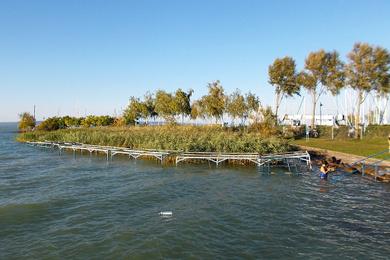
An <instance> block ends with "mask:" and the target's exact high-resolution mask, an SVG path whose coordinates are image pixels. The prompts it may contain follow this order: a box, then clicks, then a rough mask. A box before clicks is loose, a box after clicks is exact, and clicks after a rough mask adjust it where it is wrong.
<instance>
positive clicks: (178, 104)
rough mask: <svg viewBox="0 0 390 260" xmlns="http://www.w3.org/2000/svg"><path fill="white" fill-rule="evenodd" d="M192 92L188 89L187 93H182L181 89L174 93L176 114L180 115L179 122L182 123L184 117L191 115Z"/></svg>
mask: <svg viewBox="0 0 390 260" xmlns="http://www.w3.org/2000/svg"><path fill="white" fill-rule="evenodd" d="M193 92H194V91H193V90H192V89H190V90H189V91H188V92H184V91H183V90H182V89H180V88H179V89H178V90H176V92H175V100H174V103H175V110H176V113H177V114H179V115H181V122H182V123H183V121H184V117H185V116H188V115H190V114H191V103H190V102H191V96H192V93H193Z"/></svg>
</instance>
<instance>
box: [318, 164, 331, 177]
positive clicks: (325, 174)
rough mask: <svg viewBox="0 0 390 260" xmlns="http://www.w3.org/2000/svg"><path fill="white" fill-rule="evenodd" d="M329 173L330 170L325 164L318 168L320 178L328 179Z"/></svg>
mask: <svg viewBox="0 0 390 260" xmlns="http://www.w3.org/2000/svg"><path fill="white" fill-rule="evenodd" d="M329 171H330V169H329V168H328V166H327V165H326V164H325V163H323V164H322V165H321V168H320V178H321V179H323V180H326V179H327V178H328V172H329Z"/></svg>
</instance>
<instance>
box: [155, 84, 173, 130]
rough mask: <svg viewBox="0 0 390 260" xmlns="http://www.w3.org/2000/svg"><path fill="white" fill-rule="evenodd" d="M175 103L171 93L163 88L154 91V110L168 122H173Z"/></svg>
mask: <svg viewBox="0 0 390 260" xmlns="http://www.w3.org/2000/svg"><path fill="white" fill-rule="evenodd" d="M175 108H176V105H175V100H174V97H173V96H172V94H170V93H167V92H165V91H163V90H158V91H157V92H156V108H155V109H156V112H157V113H158V115H159V116H161V117H163V118H164V119H165V120H166V121H168V122H170V123H175V116H176V109H175Z"/></svg>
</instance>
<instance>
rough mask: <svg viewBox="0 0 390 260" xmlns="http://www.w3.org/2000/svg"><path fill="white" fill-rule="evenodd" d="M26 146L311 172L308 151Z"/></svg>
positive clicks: (33, 144)
mask: <svg viewBox="0 0 390 260" xmlns="http://www.w3.org/2000/svg"><path fill="white" fill-rule="evenodd" d="M27 144H29V145H32V146H38V147H45V148H57V149H58V152H59V155H61V154H62V151H63V150H70V151H73V156H76V152H80V153H83V151H87V152H89V154H90V156H92V154H93V153H94V152H95V153H104V154H105V155H106V158H107V160H109V159H111V160H112V159H113V157H114V156H115V155H118V154H122V155H127V156H129V158H133V159H138V158H140V157H154V158H156V159H157V160H159V161H160V162H163V160H164V159H165V158H166V157H168V156H170V157H173V156H175V157H176V164H179V163H180V162H183V161H191V160H192V161H193V160H203V161H209V162H213V163H215V164H216V165H219V164H220V163H222V162H225V161H240V162H251V163H254V164H255V165H257V166H259V168H260V169H262V170H264V169H265V170H266V171H267V172H268V173H270V169H271V167H274V166H276V167H280V166H284V167H287V168H288V170H289V171H290V172H293V171H294V170H295V171H296V172H301V171H302V168H301V167H302V165H304V166H305V167H306V169H311V160H310V155H309V153H308V152H292V153H281V154H268V155H260V154H258V153H215V152H183V153H178V152H177V151H158V150H147V149H145V150H141V149H137V150H136V149H130V148H124V147H115V146H103V145H89V144H81V143H65V142H49V141H45V142H27Z"/></svg>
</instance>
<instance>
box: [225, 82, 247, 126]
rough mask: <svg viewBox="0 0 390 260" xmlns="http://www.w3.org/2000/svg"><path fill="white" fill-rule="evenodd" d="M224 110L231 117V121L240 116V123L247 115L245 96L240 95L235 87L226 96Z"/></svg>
mask: <svg viewBox="0 0 390 260" xmlns="http://www.w3.org/2000/svg"><path fill="white" fill-rule="evenodd" d="M226 103H227V104H226V111H227V112H228V113H229V115H230V116H231V117H232V118H233V122H234V120H235V119H236V118H241V123H244V118H245V116H246V115H247V111H248V106H247V104H246V102H245V98H244V96H243V95H241V93H240V91H239V90H238V89H236V91H234V92H233V93H232V94H231V95H230V96H229V97H228V98H227V102H226Z"/></svg>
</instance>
